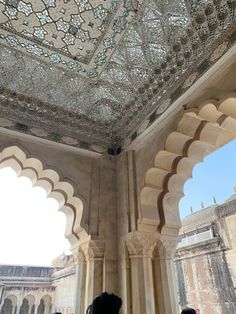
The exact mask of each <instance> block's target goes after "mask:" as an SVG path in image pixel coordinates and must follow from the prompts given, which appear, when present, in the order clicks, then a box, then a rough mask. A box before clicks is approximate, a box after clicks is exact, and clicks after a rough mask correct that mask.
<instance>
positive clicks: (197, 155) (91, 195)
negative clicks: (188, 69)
mask: <svg viewBox="0 0 236 314" xmlns="http://www.w3.org/2000/svg"><path fill="white" fill-rule="evenodd" d="M235 57H236V47H235V46H233V47H232V48H231V49H230V50H229V51H228V52H226V53H225V54H224V55H223V56H222V57H221V58H220V59H219V60H218V61H217V62H216V63H215V64H214V65H213V66H212V68H211V69H210V70H209V71H207V72H206V73H205V74H204V75H202V76H201V77H200V78H199V79H198V80H197V81H196V82H195V84H193V85H192V86H191V87H190V88H189V89H188V90H187V91H186V92H185V93H184V94H183V95H182V96H180V97H179V98H178V99H177V100H175V101H173V103H172V105H171V106H170V107H169V108H168V109H167V110H166V111H165V112H164V113H163V114H162V115H161V116H160V117H159V118H158V119H157V120H156V121H155V122H154V123H153V124H151V125H150V127H149V128H147V129H146V130H145V131H144V132H142V133H141V132H140V135H139V136H138V137H136V138H135V139H134V140H133V141H132V142H131V143H126V145H124V146H123V150H122V151H121V152H119V154H108V153H106V152H95V151H92V150H87V149H86V145H85V147H84V148H81V147H79V148H78V147H76V146H75V145H73V141H71V142H70V141H69V140H68V143H67V145H66V144H63V143H59V142H58V141H56V138H57V137H56V135H55V137H54V138H55V141H54V140H53V138H51V139H45V138H44V136H43V134H44V133H43V131H42V132H41V133H40V134H41V136H33V135H32V134H27V132H26V128H23V126H24V125H23V124H18V125H17V127H18V131H17V130H13V129H11V128H10V127H9V125H10V124H11V121H10V120H8V119H6V118H2V119H1V120H0V125H1V126H2V127H1V128H0V167H6V166H10V167H12V168H13V169H14V170H15V171H16V172H17V174H18V175H19V176H20V175H24V176H27V177H29V178H30V179H31V180H32V184H33V185H39V186H42V187H43V188H44V189H45V190H46V191H47V193H48V195H49V196H50V197H54V198H56V199H57V201H58V203H59V210H61V211H63V212H64V213H65V215H66V217H67V227H66V231H65V236H66V237H67V238H68V240H69V241H70V243H71V250H72V253H73V256H74V260H75V263H76V287H75V291H74V293H75V295H76V300H75V306H74V311H75V314H85V311H86V308H87V306H88V305H89V304H90V302H91V300H92V299H93V297H94V296H95V295H97V294H98V293H100V292H102V291H105V290H106V291H109V292H114V293H117V294H119V295H120V296H121V297H122V300H123V306H122V312H121V313H122V314H177V313H179V307H178V304H177V298H176V280H175V276H174V269H173V257H174V254H175V250H176V246H177V242H178V232H179V229H180V227H181V221H180V216H179V209H178V204H179V200H180V199H181V198H182V197H183V185H184V183H185V182H186V181H187V180H188V179H189V178H190V177H191V173H192V169H193V167H194V166H195V165H196V164H197V163H198V162H201V161H202V160H203V158H204V157H205V156H206V155H207V154H209V153H211V152H212V151H214V150H216V149H217V148H219V147H221V146H222V145H224V144H226V143H228V142H229V141H231V140H232V139H234V138H235V137H236V94H234V91H235V82H236V74H235V73H236V62H235ZM4 97H5V96H4ZM9 97H10V98H9V99H8V100H4V102H5V101H9V102H11V103H14V101H16V100H15V99H14V97H13V96H12V97H13V98H12V97H11V96H9ZM140 97H141V96H140ZM0 101H2V100H1V99H0ZM20 101H21V100H19V102H20ZM22 102H23V100H22ZM27 114H28V113H25V115H27ZM13 115H14V114H13V113H12V116H13ZM22 125H23V126H22ZM138 131H139V130H137V134H138V133H139V132H138ZM38 132H39V131H38ZM81 141H82V140H81ZM109 152H110V151H109ZM116 152H118V151H117V150H116ZM9 228H11V226H9ZM41 300H43V301H42V303H41V304H42V306H41V310H42V308H43V307H44V306H45V308H47V309H48V310H47V311H49V308H50V302H49V301H48V300H47V301H46V300H45V298H43V296H42V298H41ZM7 302H8V306H9V307H12V308H14V306H15V304H16V300H15V298H13V297H10V296H9V298H8V299H7V301H6V303H7ZM34 304H37V305H39V304H40V300H37V302H36V301H35V302H34V301H33V298H28V297H25V299H24V300H22V306H25V307H29V313H33V311H34V313H38V314H40V313H41V312H40V311H41V310H40V308H38V309H37V308H36V306H34V307H33V305H34ZM6 306H7V304H6ZM36 311H37V312H36Z"/></svg>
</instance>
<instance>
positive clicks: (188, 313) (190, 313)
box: [181, 307, 197, 314]
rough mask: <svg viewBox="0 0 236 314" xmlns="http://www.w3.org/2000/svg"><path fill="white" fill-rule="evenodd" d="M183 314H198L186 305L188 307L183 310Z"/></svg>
mask: <svg viewBox="0 0 236 314" xmlns="http://www.w3.org/2000/svg"><path fill="white" fill-rule="evenodd" d="M181 314H197V312H196V311H195V310H194V309H191V308H190V307H186V309H183V310H182V312H181Z"/></svg>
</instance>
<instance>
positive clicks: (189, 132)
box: [138, 95, 236, 236]
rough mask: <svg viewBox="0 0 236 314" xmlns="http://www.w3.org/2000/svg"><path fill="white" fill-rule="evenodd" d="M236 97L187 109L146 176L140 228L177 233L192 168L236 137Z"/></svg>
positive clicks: (232, 96)
mask: <svg viewBox="0 0 236 314" xmlns="http://www.w3.org/2000/svg"><path fill="white" fill-rule="evenodd" d="M235 107H236V98H235V95H228V96H227V97H225V98H224V99H221V100H220V101H218V102H216V101H211V100H209V101H206V102H205V103H204V104H202V106H200V110H199V111H198V112H193V111H190V112H186V113H185V114H184V115H183V117H182V119H181V121H180V122H179V123H178V126H177V129H176V131H175V132H172V133H171V134H170V135H169V136H168V138H167V140H166V142H165V149H164V150H163V151H160V152H158V153H157V155H156V157H155V160H154V165H153V167H152V168H151V169H149V170H148V172H147V173H146V176H145V182H144V187H143V189H142V191H141V198H140V212H141V217H139V221H138V226H139V230H143V229H145V230H147V229H148V228H147V226H148V227H149V230H150V231H153V230H156V229H158V230H159V232H160V233H161V234H169V235H173V236H177V235H178V231H179V228H180V227H181V221H180V215H179V201H180V199H181V198H182V197H183V185H184V183H185V182H186V181H187V180H188V179H189V178H190V177H191V175H192V169H193V167H194V166H195V165H196V164H197V163H198V162H200V161H202V160H203V158H204V157H205V156H207V155H208V154H210V153H211V152H212V151H214V150H216V149H217V148H219V147H221V146H223V145H225V144H226V143H228V142H230V141H231V140H233V139H234V138H235V136H236V113H235Z"/></svg>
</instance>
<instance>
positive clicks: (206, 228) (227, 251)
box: [175, 195, 236, 314]
mask: <svg viewBox="0 0 236 314" xmlns="http://www.w3.org/2000/svg"><path fill="white" fill-rule="evenodd" d="M175 268H176V274H177V281H178V295H179V303H180V306H181V307H185V306H187V305H188V306H192V307H194V308H196V309H199V310H200V313H217V314H231V313H235V312H236V293H235V292H236V197H235V195H234V196H233V197H231V198H230V199H229V200H227V201H226V202H225V203H224V204H222V205H217V204H214V205H213V206H210V207H208V208H205V209H202V210H199V211H197V212H194V213H192V214H191V215H189V216H187V217H186V218H185V219H184V220H183V221H182V228H181V230H180V242H179V244H178V246H177V252H176V255H175Z"/></svg>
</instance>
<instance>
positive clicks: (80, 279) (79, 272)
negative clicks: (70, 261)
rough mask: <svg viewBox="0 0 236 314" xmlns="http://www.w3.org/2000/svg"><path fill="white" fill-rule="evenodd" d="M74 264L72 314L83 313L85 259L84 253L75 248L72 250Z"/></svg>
mask: <svg viewBox="0 0 236 314" xmlns="http://www.w3.org/2000/svg"><path fill="white" fill-rule="evenodd" d="M73 255H74V260H75V264H76V278H75V280H76V283H75V299H74V309H73V313H75V314H79V313H85V310H86V309H85V285H86V259H85V255H84V253H83V252H82V251H81V250H80V249H79V248H76V249H74V250H73Z"/></svg>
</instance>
